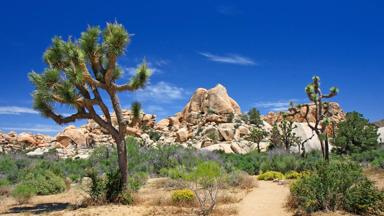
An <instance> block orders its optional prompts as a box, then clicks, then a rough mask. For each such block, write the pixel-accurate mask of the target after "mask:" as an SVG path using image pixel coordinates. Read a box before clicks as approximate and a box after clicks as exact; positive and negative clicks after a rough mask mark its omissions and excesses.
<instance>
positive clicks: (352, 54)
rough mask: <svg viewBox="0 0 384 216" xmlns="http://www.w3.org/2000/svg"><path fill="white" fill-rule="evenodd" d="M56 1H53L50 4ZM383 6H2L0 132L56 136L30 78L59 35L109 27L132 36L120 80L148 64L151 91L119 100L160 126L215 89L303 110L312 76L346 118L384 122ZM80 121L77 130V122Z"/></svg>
mask: <svg viewBox="0 0 384 216" xmlns="http://www.w3.org/2000/svg"><path fill="white" fill-rule="evenodd" d="M55 2H56V3H55ZM383 11H384V2H383V1H379V0H377V1H371V0H366V1H353V0H348V1H338V0H332V1H328V0H322V1H308V0H305V1H304V0H303V1H295V0H292V1H285V0H281V1H277V0H271V1H256V0H254V1H251V0H250V1H241V0H238V1H234V0H232V1H212V0H194V1H180V0H179V1H176V0H175V1H168V0H163V1H155V0H153V1H131V0H129V1H112V0H110V1H104V2H103V1H72V0H67V1H60V3H59V1H17V0H14V1H12V2H11V1H8V2H7V3H5V2H3V3H2V5H1V7H0V26H1V31H0V41H2V45H1V52H0V65H1V67H0V74H1V75H2V78H1V79H2V81H3V82H2V84H1V85H0V130H3V131H9V130H16V131H32V132H35V133H49V134H55V133H56V132H57V131H58V130H60V129H61V128H60V127H59V126H57V125H55V124H54V123H53V122H52V121H51V120H49V119H44V118H42V117H40V115H39V114H38V113H37V112H35V111H33V110H32V109H31V104H32V99H31V96H30V94H31V92H32V91H33V86H32V85H31V84H30V82H29V81H28V79H27V73H28V72H30V71H31V70H35V71H38V72H40V71H42V70H43V69H44V67H45V65H44V63H43V61H42V53H43V52H44V50H45V49H46V48H47V47H48V46H49V45H50V40H51V38H52V37H53V36H55V35H61V36H63V37H64V38H66V37H67V36H69V35H72V36H73V37H74V38H78V37H79V35H80V32H81V31H83V30H85V29H86V27H87V26H88V25H99V26H101V27H103V26H105V23H106V22H114V21H115V20H116V21H118V22H120V23H122V24H124V25H125V27H126V28H127V29H128V31H129V32H130V34H131V35H132V43H131V44H130V45H129V47H128V49H127V53H126V55H125V56H123V57H122V58H121V59H120V60H119V64H120V65H121V66H122V67H124V68H125V71H126V78H127V77H129V74H130V72H131V71H132V69H133V68H134V67H135V66H136V65H137V64H138V63H139V62H140V61H141V59H143V58H144V57H146V58H147V60H148V61H149V62H150V65H151V67H152V69H153V71H154V74H153V76H152V78H151V80H150V84H149V87H148V88H147V89H145V90H142V91H140V92H138V93H136V94H135V95H128V94H125V95H121V100H122V103H123V105H124V106H125V107H128V106H129V105H130V104H131V102H132V100H139V101H141V102H142V103H143V107H144V110H145V111H146V112H150V113H155V114H157V115H158V116H159V118H162V117H165V116H168V115H172V114H174V113H175V112H178V111H180V110H181V109H182V107H183V106H184V104H185V103H186V102H187V101H188V99H189V97H190V96H191V94H192V93H193V91H194V90H195V89H196V88H198V87H204V88H211V87H214V86H215V85H216V84H217V83H221V84H223V85H224V86H226V87H227V89H228V92H229V94H230V95H231V96H232V97H233V98H234V99H235V100H236V101H237V102H238V103H239V104H240V106H241V108H242V110H243V111H247V110H248V109H249V108H251V107H254V106H256V107H258V108H259V109H260V110H261V111H262V112H263V113H266V112H268V111H271V110H281V109H284V107H286V106H287V104H288V101H290V100H294V101H297V102H306V99H305V94H304V87H305V85H306V84H307V83H308V82H310V79H311V77H312V76H313V75H315V74H317V75H319V76H320V77H321V79H322V86H323V88H325V89H328V88H329V87H331V86H333V85H335V86H337V87H339V88H340V95H338V96H337V97H336V98H335V99H334V100H335V101H337V102H339V103H340V104H341V105H342V107H343V108H344V109H345V110H346V111H353V110H356V111H359V112H361V113H363V114H364V115H365V116H366V117H367V118H369V119H370V120H372V121H374V120H378V119H382V118H384V112H383V110H384V109H383V107H384V94H383V83H384V13H383ZM81 123H83V122H80V123H77V124H81Z"/></svg>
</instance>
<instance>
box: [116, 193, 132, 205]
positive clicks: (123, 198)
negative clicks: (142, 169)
mask: <svg viewBox="0 0 384 216" xmlns="http://www.w3.org/2000/svg"><path fill="white" fill-rule="evenodd" d="M118 203H120V204H123V205H130V204H132V203H133V196H132V192H131V191H130V190H124V191H122V192H121V193H120V194H119V197H118Z"/></svg>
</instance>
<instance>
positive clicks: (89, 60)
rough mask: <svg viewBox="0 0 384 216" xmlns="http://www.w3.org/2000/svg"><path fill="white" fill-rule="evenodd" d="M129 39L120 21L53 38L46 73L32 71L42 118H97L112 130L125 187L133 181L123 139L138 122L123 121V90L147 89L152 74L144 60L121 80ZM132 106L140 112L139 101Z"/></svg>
mask: <svg viewBox="0 0 384 216" xmlns="http://www.w3.org/2000/svg"><path fill="white" fill-rule="evenodd" d="M129 42H130V38H129V34H128V32H127V31H126V30H125V28H124V27H123V26H122V25H121V24H118V23H107V26H106V28H105V29H104V30H103V32H101V30H100V28H99V27H89V28H88V29H87V31H85V32H83V33H82V34H81V37H80V39H79V40H77V41H73V40H72V39H71V38H69V39H68V40H67V41H64V40H63V39H61V38H60V37H54V38H53V40H52V45H51V46H50V47H49V48H48V49H47V50H46V51H45V53H44V60H45V62H46V63H47V65H48V66H47V68H46V69H45V71H44V72H43V73H41V74H38V73H36V72H31V73H30V74H29V78H30V80H31V81H32V83H33V84H34V85H35V91H34V93H33V99H34V105H33V107H34V109H36V110H38V111H39V112H40V113H41V114H42V115H43V116H45V117H48V118H51V119H53V120H54V121H55V122H56V123H58V124H66V123H70V122H74V121H76V120H79V119H92V120H94V121H95V122H96V123H97V124H99V125H100V127H102V128H103V129H105V130H106V131H108V132H109V134H110V135H111V136H112V138H113V139H114V141H115V143H116V144H117V149H118V151H117V155H118V165H119V170H120V178H121V182H122V184H123V185H126V183H127V180H128V168H127V150H126V145H125V142H124V138H125V135H126V134H127V126H128V125H129V124H134V123H135V121H132V122H128V121H127V120H126V119H124V116H123V113H122V109H121V105H120V100H119V97H118V93H120V92H124V91H135V90H137V89H140V88H142V87H144V85H145V83H146V81H147V80H148V77H149V76H150V70H149V69H148V67H147V64H146V63H145V61H144V63H143V64H142V65H141V66H140V67H139V68H138V69H137V73H136V74H135V75H134V76H133V77H132V79H131V80H130V81H129V82H128V83H126V84H123V85H119V84H117V83H116V80H117V79H119V78H120V77H121V75H122V70H121V69H120V68H119V66H118V64H117V59H118V57H120V56H121V55H123V54H124V52H125V48H126V46H127V45H128V43H129ZM90 70H91V71H92V72H90ZM100 90H103V91H104V92H105V93H106V95H107V96H108V97H109V100H104V99H103V98H102V96H101V94H100ZM106 101H111V106H107V105H106ZM58 105H65V106H68V107H70V108H71V109H70V110H75V111H76V113H74V114H72V115H68V116H63V115H60V114H58V113H57V112H56V110H55V108H57V106H58ZM109 107H112V108H113V110H114V112H115V115H116V120H117V126H116V125H113V124H112V118H111V112H110V110H109ZM132 107H133V109H132V110H133V111H136V112H137V109H134V108H135V107H137V104H136V103H134V104H133V105H132ZM97 110H100V111H101V112H102V113H103V115H104V117H102V116H101V115H99V114H98V113H97ZM134 116H138V114H137V113H136V114H135V115H134Z"/></svg>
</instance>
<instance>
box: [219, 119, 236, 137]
mask: <svg viewBox="0 0 384 216" xmlns="http://www.w3.org/2000/svg"><path fill="white" fill-rule="evenodd" d="M218 130H219V132H220V134H221V136H223V137H224V140H225V141H232V140H233V138H234V136H235V126H234V124H233V123H223V124H220V125H219V127H218Z"/></svg>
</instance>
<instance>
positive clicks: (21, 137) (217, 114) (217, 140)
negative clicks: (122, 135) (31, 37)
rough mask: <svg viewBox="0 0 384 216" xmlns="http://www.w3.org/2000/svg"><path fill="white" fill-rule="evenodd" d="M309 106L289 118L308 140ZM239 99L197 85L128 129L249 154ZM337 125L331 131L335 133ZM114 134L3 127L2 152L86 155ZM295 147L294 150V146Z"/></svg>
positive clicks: (147, 138)
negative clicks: (164, 113)
mask: <svg viewBox="0 0 384 216" xmlns="http://www.w3.org/2000/svg"><path fill="white" fill-rule="evenodd" d="M309 107H310V111H309V119H310V121H313V115H314V106H313V105H311V104H309ZM330 107H331V109H332V112H333V113H334V116H333V118H332V120H333V121H334V122H336V123H337V122H340V121H342V120H343V119H344V118H345V113H344V112H343V111H342V109H341V107H340V106H339V104H337V103H334V102H332V103H330ZM304 113H305V110H304V109H301V110H299V113H298V114H296V115H294V116H292V117H290V118H291V120H292V121H294V122H295V125H296V128H295V129H294V130H295V131H294V132H295V133H296V134H297V135H298V136H299V137H301V138H302V139H303V140H305V139H308V138H310V137H311V136H312V131H311V129H310V128H309V127H308V126H307V123H306V122H305V119H304V118H303V114H304ZM123 115H124V118H125V119H127V120H128V121H131V120H132V118H133V115H132V113H131V112H130V111H129V110H125V111H124V113H123ZM242 115H243V114H242V112H241V109H240V106H239V105H238V104H237V102H236V101H235V100H234V99H233V98H231V97H230V96H229V95H228V92H227V89H226V88H225V87H224V86H223V85H220V84H218V85H216V86H215V87H214V88H211V89H204V88H198V89H196V91H195V92H194V94H193V95H192V97H191V98H190V100H189V102H188V103H187V104H186V105H185V106H184V108H183V110H181V112H178V113H176V114H175V115H174V116H170V117H168V118H165V119H162V120H160V121H158V122H156V116H155V115H152V114H146V113H143V112H142V113H141V114H140V118H139V120H138V121H136V124H135V125H131V126H130V127H128V128H127V131H128V134H127V135H131V136H135V137H137V138H139V139H140V140H141V141H140V143H141V145H145V146H157V145H171V144H179V145H182V146H185V147H187V146H189V147H194V148H196V149H201V150H207V151H213V150H222V151H225V152H227V153H239V154H244V153H247V152H249V151H251V150H253V149H255V148H256V144H255V143H252V142H250V141H248V136H249V133H250V129H251V128H252V125H250V124H248V123H247V122H245V121H244V120H243V119H244V118H242ZM282 116H283V113H281V112H280V113H272V112H271V113H268V114H267V115H265V116H262V120H263V126H262V127H263V128H264V129H265V130H267V131H270V130H271V129H272V126H271V125H272V124H274V122H281V120H282ZM112 122H113V123H114V124H115V125H117V121H116V116H115V115H114V114H112ZM332 130H333V128H332V129H330V130H329V132H333V131H332ZM379 131H380V133H381V135H380V136H381V139H383V140H384V137H383V136H384V130H383V128H380V129H379ZM113 143H114V141H113V139H112V137H111V136H110V135H109V134H108V133H106V131H105V130H103V129H102V128H101V127H100V126H99V125H98V124H96V123H95V122H94V121H93V120H89V121H88V122H87V124H85V125H83V126H80V127H75V126H68V127H66V128H65V129H64V130H63V131H61V132H59V133H58V134H57V135H56V136H55V137H50V136H47V135H40V134H39V135H33V134H28V133H20V134H16V133H15V132H10V133H7V134H4V133H1V132H0V153H1V152H13V151H19V150H26V151H29V153H27V154H29V155H31V156H34V155H42V154H44V153H46V152H48V151H49V149H53V148H54V149H56V152H57V154H58V155H59V157H62V158H67V157H79V158H85V157H87V156H88V155H89V152H91V151H92V149H93V148H94V147H96V146H100V145H113ZM268 144H269V143H268V138H266V139H265V140H263V141H262V142H261V147H262V149H265V148H266V147H267V146H268ZM305 148H306V150H307V151H309V150H313V149H319V148H320V144H319V141H318V138H317V137H316V136H314V137H312V139H310V140H308V142H307V143H306V144H305ZM293 150H295V149H293Z"/></svg>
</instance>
